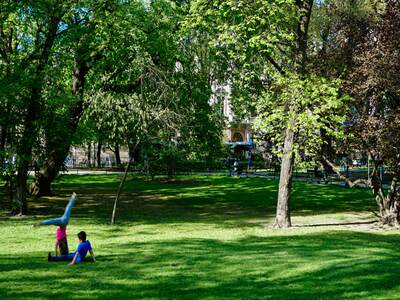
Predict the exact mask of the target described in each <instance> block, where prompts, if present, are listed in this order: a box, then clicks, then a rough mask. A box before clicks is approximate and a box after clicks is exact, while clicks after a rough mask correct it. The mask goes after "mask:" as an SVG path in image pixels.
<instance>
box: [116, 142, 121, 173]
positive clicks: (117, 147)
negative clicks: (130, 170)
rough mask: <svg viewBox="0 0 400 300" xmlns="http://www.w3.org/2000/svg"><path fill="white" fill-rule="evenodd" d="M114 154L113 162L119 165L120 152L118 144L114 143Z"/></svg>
mask: <svg viewBox="0 0 400 300" xmlns="http://www.w3.org/2000/svg"><path fill="white" fill-rule="evenodd" d="M114 154H115V163H116V164H117V167H118V168H119V167H121V164H122V163H121V153H120V150H119V145H118V144H116V145H115V150H114Z"/></svg>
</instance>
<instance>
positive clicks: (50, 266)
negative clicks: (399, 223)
mask: <svg viewBox="0 0 400 300" xmlns="http://www.w3.org/2000/svg"><path fill="white" fill-rule="evenodd" d="M119 178H120V177H119V176H118V175H94V176H73V175H68V176H64V177H62V178H61V179H60V180H59V181H58V182H57V184H56V186H55V190H56V192H57V194H58V196H56V197H51V198H45V199H36V200H32V201H31V202H30V207H31V214H32V216H30V217H26V218H9V217H7V216H6V215H5V214H3V216H2V217H1V218H0V241H1V243H0V299H398V298H399V296H398V295H399V293H400V286H399V284H398V282H399V279H400V271H399V269H400V253H399V251H398V249H399V246H400V239H399V234H398V232H397V231H393V230H390V231H388V230H386V231H385V230H382V229H379V228H377V227H374V226H372V225H370V224H363V223H368V221H371V220H373V217H372V216H373V215H372V213H371V212H370V211H371V210H373V209H374V208H375V206H374V203H373V200H372V198H371V196H370V192H369V191H368V190H363V189H345V188H341V187H336V186H330V185H329V186H325V185H307V184H303V183H295V186H294V191H293V223H294V225H295V227H294V228H292V229H288V230H274V229H272V228H271V224H272V222H273V217H274V213H275V201H276V192H277V183H276V182H275V181H272V180H268V179H261V178H251V179H250V178H248V179H246V178H227V177H222V176H221V177H218V176H215V177H194V178H190V180H187V179H188V178H181V180H178V181H176V182H173V183H171V182H168V181H156V182H149V181H145V180H142V179H140V178H130V179H129V181H128V182H127V185H126V188H125V190H124V192H123V195H122V198H121V201H120V203H119V206H118V216H117V223H118V224H117V225H115V226H110V225H109V220H110V216H111V210H112V204H113V200H114V195H115V190H116V187H117V186H118V180H119ZM72 191H75V192H77V193H78V202H77V204H76V206H75V207H74V209H73V212H72V218H71V222H70V225H69V227H68V234H69V244H70V247H71V248H74V247H75V245H76V238H75V236H76V233H77V232H79V231H80V230H85V231H86V232H87V234H88V238H89V240H90V241H91V242H92V244H93V247H94V250H95V253H96V255H97V257H98V262H97V263H95V264H92V263H83V264H80V265H76V266H73V267H70V266H67V265H66V263H65V262H60V263H48V262H47V261H46V254H47V252H48V251H50V250H52V249H53V239H54V228H53V227H40V228H35V229H34V228H32V226H31V225H32V224H33V223H35V222H37V221H38V220H42V219H45V218H48V217H53V216H58V215H60V214H62V211H63V208H64V206H65V204H66V202H67V201H68V196H69V195H70V194H71V193H72ZM348 222H351V223H360V224H353V225H350V226H343V225H339V224H340V223H348ZM323 224H325V225H326V224H330V226H315V225H323ZM310 225H312V226H310Z"/></svg>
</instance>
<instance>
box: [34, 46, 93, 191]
mask: <svg viewBox="0 0 400 300" xmlns="http://www.w3.org/2000/svg"><path fill="white" fill-rule="evenodd" d="M85 51H86V50H85ZM78 52H79V51H78ZM80 55H82V54H81V53H78V54H76V57H75V61H74V72H73V78H72V94H73V95H74V96H75V97H77V98H78V101H77V102H76V103H75V105H74V106H73V107H72V108H71V110H70V119H69V123H68V130H69V132H68V134H67V135H66V136H64V137H63V140H62V141H60V144H61V147H56V149H53V150H52V151H51V152H50V154H49V156H48V158H47V160H46V161H45V163H44V164H43V166H42V167H41V169H40V170H39V173H38V175H37V179H36V181H35V182H34V183H33V185H32V187H31V191H32V193H33V194H34V195H35V196H50V195H52V191H51V184H52V182H53V181H54V179H55V178H56V177H57V175H58V173H59V172H60V170H61V168H62V166H63V164H64V161H65V158H66V157H67V156H68V154H69V149H70V146H71V142H72V137H73V135H74V133H75V132H76V129H77V127H78V123H79V120H80V117H81V115H82V112H83V93H84V86H85V78H86V74H87V73H88V71H89V68H88V66H87V62H86V59H81V58H80ZM90 161H91V157H90V149H89V154H88V163H89V165H90Z"/></svg>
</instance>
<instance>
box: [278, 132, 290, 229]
mask: <svg viewBox="0 0 400 300" xmlns="http://www.w3.org/2000/svg"><path fill="white" fill-rule="evenodd" d="M293 143H294V131H293V128H290V127H288V128H287V129H286V137H285V144H284V149H283V157H282V164H281V174H280V178H279V192H278V204H277V207H276V218H275V224H274V227H277V228H287V227H290V226H292V223H291V220H290V202H291V194H292V177H293V164H294V155H293Z"/></svg>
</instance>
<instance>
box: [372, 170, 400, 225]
mask: <svg viewBox="0 0 400 300" xmlns="http://www.w3.org/2000/svg"><path fill="white" fill-rule="evenodd" d="M377 170H378V167H375V170H374V172H373V174H372V177H371V186H372V190H373V193H374V196H375V200H376V203H377V204H378V207H379V218H380V222H381V223H382V224H383V225H389V226H396V227H399V226H400V194H399V191H398V187H397V185H398V177H397V176H395V177H393V179H392V183H391V186H390V189H389V191H388V192H387V194H385V191H384V188H383V185H382V181H381V178H380V177H379V174H378V171H377Z"/></svg>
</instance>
